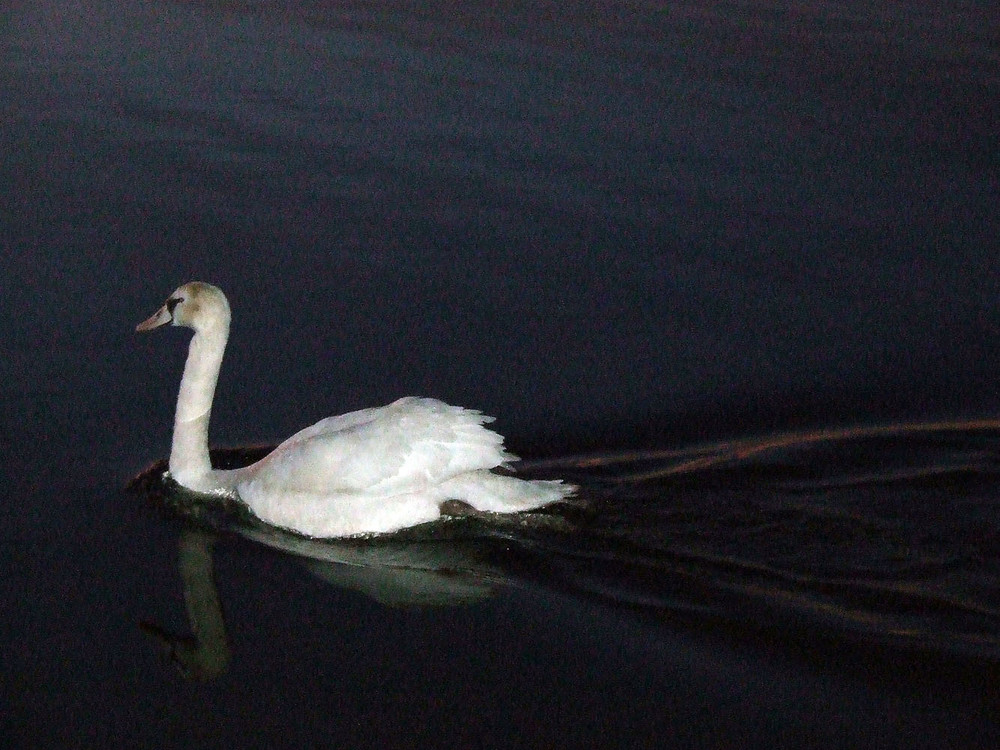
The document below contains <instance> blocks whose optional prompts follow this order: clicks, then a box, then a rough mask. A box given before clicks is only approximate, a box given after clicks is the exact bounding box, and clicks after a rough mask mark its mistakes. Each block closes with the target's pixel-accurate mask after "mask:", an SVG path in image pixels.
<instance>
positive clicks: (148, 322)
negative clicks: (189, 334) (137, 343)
mask: <svg viewBox="0 0 1000 750" xmlns="http://www.w3.org/2000/svg"><path fill="white" fill-rule="evenodd" d="M173 319H174V316H173V315H171V314H170V311H169V310H168V309H167V306H166V305H164V306H163V307H161V308H160V309H159V310H157V311H156V312H155V313H153V314H152V315H150V316H149V317H148V318H146V319H145V320H144V321H142V322H141V323H140V324H139V325H137V326H136V327H135V330H136V331H152V330H153V329H154V328H159V327H160V326H165V325H167V324H168V323H171V322H172V321H173Z"/></svg>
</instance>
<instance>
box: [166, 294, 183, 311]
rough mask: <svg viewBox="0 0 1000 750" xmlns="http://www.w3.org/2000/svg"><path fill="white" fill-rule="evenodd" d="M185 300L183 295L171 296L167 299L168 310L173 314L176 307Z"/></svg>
mask: <svg viewBox="0 0 1000 750" xmlns="http://www.w3.org/2000/svg"><path fill="white" fill-rule="evenodd" d="M183 301H184V298H183V297H171V298H170V299H168V300H167V312H168V313H170V314H171V315H173V314H174V308H175V307H177V305H179V304H180V303H181V302H183Z"/></svg>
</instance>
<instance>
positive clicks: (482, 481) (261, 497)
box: [136, 281, 575, 537]
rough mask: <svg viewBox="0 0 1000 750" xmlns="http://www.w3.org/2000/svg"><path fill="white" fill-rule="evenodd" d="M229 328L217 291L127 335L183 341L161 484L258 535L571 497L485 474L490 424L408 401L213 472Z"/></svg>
mask: <svg viewBox="0 0 1000 750" xmlns="http://www.w3.org/2000/svg"><path fill="white" fill-rule="evenodd" d="M229 320H230V313H229V302H228V301H227V300H226V296H225V295H224V294H223V293H222V290H220V289H218V288H217V287H214V286H212V285H210V284H205V283H202V282H197V281H195V282H191V283H188V284H184V285H183V286H181V287H180V288H178V289H177V290H176V291H175V292H174V293H173V294H172V295H170V298H169V299H168V300H167V301H166V303H165V304H164V305H163V307H161V308H160V309H159V310H157V311H156V312H155V313H154V314H153V315H152V316H151V317H150V318H149V319H148V320H145V321H143V322H142V323H140V324H139V325H138V326H136V330H137V331H149V330H152V329H154V328H158V327H160V326H163V325H167V324H168V323H169V324H171V325H175V326H186V327H187V328H191V329H193V330H194V337H193V338H192V339H191V346H190V349H189V351H188V357H187V362H186V363H185V365H184V376H183V377H182V379H181V386H180V392H179V393H178V394H177V411H176V414H175V416H174V436H173V443H172V445H171V447H170V464H169V467H170V468H169V474H170V476H171V477H172V478H173V479H174V480H175V481H177V482H178V483H179V484H180V485H182V486H183V487H186V488H187V489H189V490H193V491H194V492H199V493H209V494H217V495H225V496H229V497H236V498H238V499H239V500H241V501H242V502H243V503H245V504H246V505H247V506H249V508H250V510H252V511H253V512H254V514H256V515H257V516H258V517H259V518H260V519H261V520H263V521H265V522H266V523H269V524H272V525H274V526H280V527H282V528H286V529H290V530H292V531H296V532H298V533H300V534H305V535H307V536H312V537H342V536H352V535H357V534H370V533H383V532H392V531H397V530H399V529H402V528H406V527H408V526H413V525H415V524H419V523H424V522H426V521H433V520H434V519H436V518H439V517H440V516H441V503H442V502H444V501H446V500H461V501H464V502H465V503H468V504H469V505H471V506H472V507H473V508H475V509H476V510H479V511H486V512H495V513H512V512H517V511H524V510H531V509H533V508H538V507H541V506H543V505H547V504H549V503H552V502H555V501H557V500H560V499H562V498H564V497H566V496H568V495H570V494H572V492H573V491H574V490H575V488H574V487H572V486H571V485H566V484H563V483H562V482H561V481H558V480H554V481H541V480H532V481H528V480H523V479H517V478H515V477H511V476H505V475H501V474H494V473H493V472H492V471H491V469H494V468H496V467H500V466H506V465H507V463H508V462H509V461H512V460H515V456H512V455H511V454H509V453H507V452H505V451H504V449H503V438H502V437H501V436H500V435H498V434H497V433H495V432H492V431H491V430H488V429H486V428H485V427H483V423H484V422H490V421H492V417H487V416H484V415H483V414H481V413H480V412H478V411H472V410H469V409H463V408H462V407H459V406H449V405H448V404H445V403H442V402H441V401H437V400H435V399H431V398H414V397H409V398H402V399H399V400H398V401H396V402H394V403H391V404H389V405H388V406H382V407H378V408H373V409H362V410H361V411H355V412H350V413H349V414H343V415H341V416H339V417H329V418H327V419H324V420H321V421H319V422H317V423H316V424H314V425H312V426H311V427H307V428H305V429H304V430H301V431H300V432H297V433H296V434H294V435H292V436H291V437H290V438H288V439H287V440H286V441H285V442H283V443H281V444H280V445H279V446H278V447H277V448H275V449H274V451H273V452H271V453H270V454H268V455H267V456H265V457H264V458H263V459H261V460H260V461H258V462H257V463H255V464H252V465H250V466H247V467H245V468H242V469H235V470H229V471H223V470H216V469H213V468H212V465H211V463H210V461H209V455H208V421H209V416H210V414H211V411H212V399H213V397H214V395H215V385H216V382H217V381H218V378H219V368H220V367H221V365H222V356H223V354H224V352H225V349H226V341H227V340H228V338H229Z"/></svg>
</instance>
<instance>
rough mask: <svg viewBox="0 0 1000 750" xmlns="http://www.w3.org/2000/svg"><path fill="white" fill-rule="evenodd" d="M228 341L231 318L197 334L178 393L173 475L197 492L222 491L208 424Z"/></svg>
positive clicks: (209, 326)
mask: <svg viewBox="0 0 1000 750" xmlns="http://www.w3.org/2000/svg"><path fill="white" fill-rule="evenodd" d="M228 339H229V319H228V316H226V317H224V318H220V319H218V320H214V321H212V322H211V324H210V325H206V326H204V327H201V328H200V329H199V330H196V331H195V334H194V337H193V338H192V339H191V345H190V347H189V349H188V357H187V362H186V363H185V364H184V376H183V377H182V378H181V388H180V392H179V393H178V394H177V411H176V413H175V414H174V439H173V443H172V444H171V446H170V474H171V475H172V476H173V478H174V479H175V480H177V482H179V483H180V484H181V485H183V486H184V487H187V488H188V489H191V490H195V491H197V492H211V491H213V490H217V489H219V487H218V486H217V482H214V481H213V477H212V463H211V461H210V460H209V457H208V421H209V417H210V416H211V414H212V399H213V398H214V397H215V385H216V383H217V382H218V380H219V369H220V368H221V367H222V357H223V354H225V351H226V341H227V340H228Z"/></svg>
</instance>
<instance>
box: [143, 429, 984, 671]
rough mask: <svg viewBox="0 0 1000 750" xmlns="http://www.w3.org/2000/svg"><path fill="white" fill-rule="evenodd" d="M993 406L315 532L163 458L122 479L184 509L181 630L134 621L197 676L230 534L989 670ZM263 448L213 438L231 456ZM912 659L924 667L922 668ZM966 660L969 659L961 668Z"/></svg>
mask: <svg viewBox="0 0 1000 750" xmlns="http://www.w3.org/2000/svg"><path fill="white" fill-rule="evenodd" d="M998 444H1000V422H997V421H968V422H948V423H933V424H930V423H923V424H906V425H888V426H877V427H861V428H849V429H841V430H824V431H813V432H798V433H787V434H782V435H777V436H768V437H764V438H752V439H744V440H735V441H727V442H723V443H717V444H712V445H699V446H695V447H691V448H682V449H675V450H663V451H644V452H631V453H630V452H621V453H614V454H592V455H587V456H577V457H565V458H556V459H547V460H538V461H524V462H522V465H521V466H520V467H519V472H520V473H521V474H523V475H526V476H530V477H534V476H539V477H545V476H549V477H551V476H561V477H564V478H566V479H568V480H570V481H573V482H575V483H577V484H578V485H579V486H580V488H581V490H580V494H579V497H578V498H576V499H573V500H571V501H569V502H566V503H561V504H558V505H556V506H552V507H550V508H548V509H545V510H543V511H541V512H534V513H526V514H520V515H516V516H491V515H489V514H478V513H473V514H470V513H469V512H468V511H467V510H466V509H463V508H461V507H458V506H456V507H453V508H446V510H447V511H449V513H451V515H449V516H447V517H446V518H445V519H444V520H442V521H439V522H435V523H431V524H426V525H424V526H421V527H416V528H413V529H408V530H405V531H403V532H399V533H396V534H391V535H383V536H379V537H371V538H357V539H343V540H318V539H309V538H305V537H301V536H297V535H295V534H291V533H286V532H284V531H282V530H279V529H274V528H271V527H268V526H266V525H263V524H261V523H259V522H257V521H256V520H255V519H254V518H253V517H252V516H250V515H249V513H248V512H246V511H245V509H243V508H242V507H241V506H239V505H238V504H236V503H229V504H223V503H220V502H211V503H206V502H204V501H203V500H199V499H198V498H197V497H194V496H192V495H190V494H189V493H186V492H184V491H183V490H179V489H178V488H177V487H176V485H173V484H172V483H170V482H169V480H164V479H163V477H162V473H163V470H164V468H165V466H164V464H163V462H158V463H157V464H154V465H153V466H151V467H150V468H149V469H147V470H146V471H145V472H143V473H142V474H140V475H139V476H138V477H136V479H135V480H133V482H132V484H131V485H130V487H131V489H132V490H133V491H134V492H136V493H138V494H141V495H143V496H145V497H147V498H148V499H149V500H151V501H152V502H153V503H154V504H155V505H156V506H157V507H160V508H162V509H164V510H166V511H168V512H169V514H170V515H172V516H176V517H179V518H181V519H182V521H183V529H182V531H181V534H180V556H179V560H180V572H181V578H182V581H183V584H184V589H185V601H186V603H187V608H188V614H189V619H190V623H191V630H192V635H193V637H180V636H176V635H172V634H169V633H167V632H165V631H163V630H162V629H160V628H159V627H158V626H155V625H148V624H147V625H144V626H143V627H144V629H145V630H146V632H148V633H150V634H151V635H153V636H154V637H155V638H156V639H157V640H158V641H159V642H160V643H161V644H163V646H164V647H165V649H167V651H168V652H169V653H170V654H171V655H172V656H173V658H174V660H175V661H176V662H177V663H178V665H179V666H180V667H181V669H182V671H183V672H184V673H185V674H186V675H188V676H190V677H193V678H201V679H209V678H212V677H215V676H217V675H219V674H220V673H221V672H222V671H224V670H225V668H226V665H227V662H228V659H229V647H228V644H227V640H226V634H225V627H224V623H223V619H222V614H221V605H220V602H219V597H218V594H217V593H216V589H215V586H214V583H213V578H212V576H213V573H212V555H211V551H212V546H213V543H214V539H215V538H216V536H217V535H219V534H233V533H235V534H239V535H241V536H243V537H246V538H248V539H250V540H252V541H254V542H257V543H260V544H263V545H266V546H268V547H271V548H274V549H276V550H279V551H282V552H285V553H289V554H292V555H295V556H297V557H299V558H300V559H301V560H302V561H303V563H304V564H305V565H306V566H307V568H308V569H309V570H310V571H311V572H312V573H314V574H315V575H317V576H318V577H320V578H322V579H324V580H326V581H328V582H330V583H332V584H334V585H336V586H340V587H343V588H348V589H352V590H356V591H359V592H362V593H364V594H366V595H368V596H370V597H371V598H373V599H375V600H377V601H379V602H382V603H384V604H387V605H392V606H454V605H463V604H469V603H473V602H477V601H481V600H482V599H485V598H486V597H489V596H490V595H491V593H492V592H493V591H494V590H495V589H496V588H498V587H501V586H539V587H542V588H548V589H557V590H560V591H564V592H568V593H570V594H571V595H573V596H575V597H579V598H584V599H587V600H591V601H596V602H597V603H599V604H601V605H602V606H610V607H612V608H613V609H614V610H615V611H616V612H620V613H621V614H622V616H635V617H641V618H645V619H647V620H652V621H654V622H656V623H662V624H664V625H668V626H670V627H673V628H681V629H684V630H691V631H697V632H700V633H710V634H712V635H715V636H717V637H720V638H723V639H725V640H728V641H732V642H735V643H738V644H750V645H753V646H756V647H760V648H768V649H772V648H776V649H779V650H782V651H787V652H791V653H792V654H794V655H796V656H797V657H801V658H804V659H806V660H808V661H810V662H813V663H814V664H815V665H816V666H817V667H818V668H821V669H835V670H847V671H851V670H859V671H862V672H863V673H864V674H865V676H866V677H868V678H872V677H874V678H879V677H881V678H883V679H886V680H892V679H895V677H894V675H896V674H897V673H898V672H899V670H900V669H901V665H902V664H904V663H910V664H914V663H916V664H919V665H920V666H922V667H924V669H922V670H921V671H922V672H923V673H925V674H936V675H940V674H941V670H954V671H956V672H957V673H961V674H962V675H964V677H965V678H968V677H969V676H971V674H972V673H973V672H974V673H975V677H976V678H977V679H995V678H996V677H998V676H1000V504H998V501H997V498H996V487H997V483H998V480H1000V461H998V456H997V453H996V451H995V449H994V446H996V445H998ZM265 450H266V449H242V450H217V451H215V452H214V454H213V460H214V461H215V462H216V463H217V465H218V466H220V467H227V466H233V465H238V464H241V463H246V462H249V461H252V460H255V459H256V458H257V457H258V456H259V455H261V454H262V453H263V452H264V451H265ZM926 667H933V669H932V670H928V669H926ZM970 670H971V672H970Z"/></svg>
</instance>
